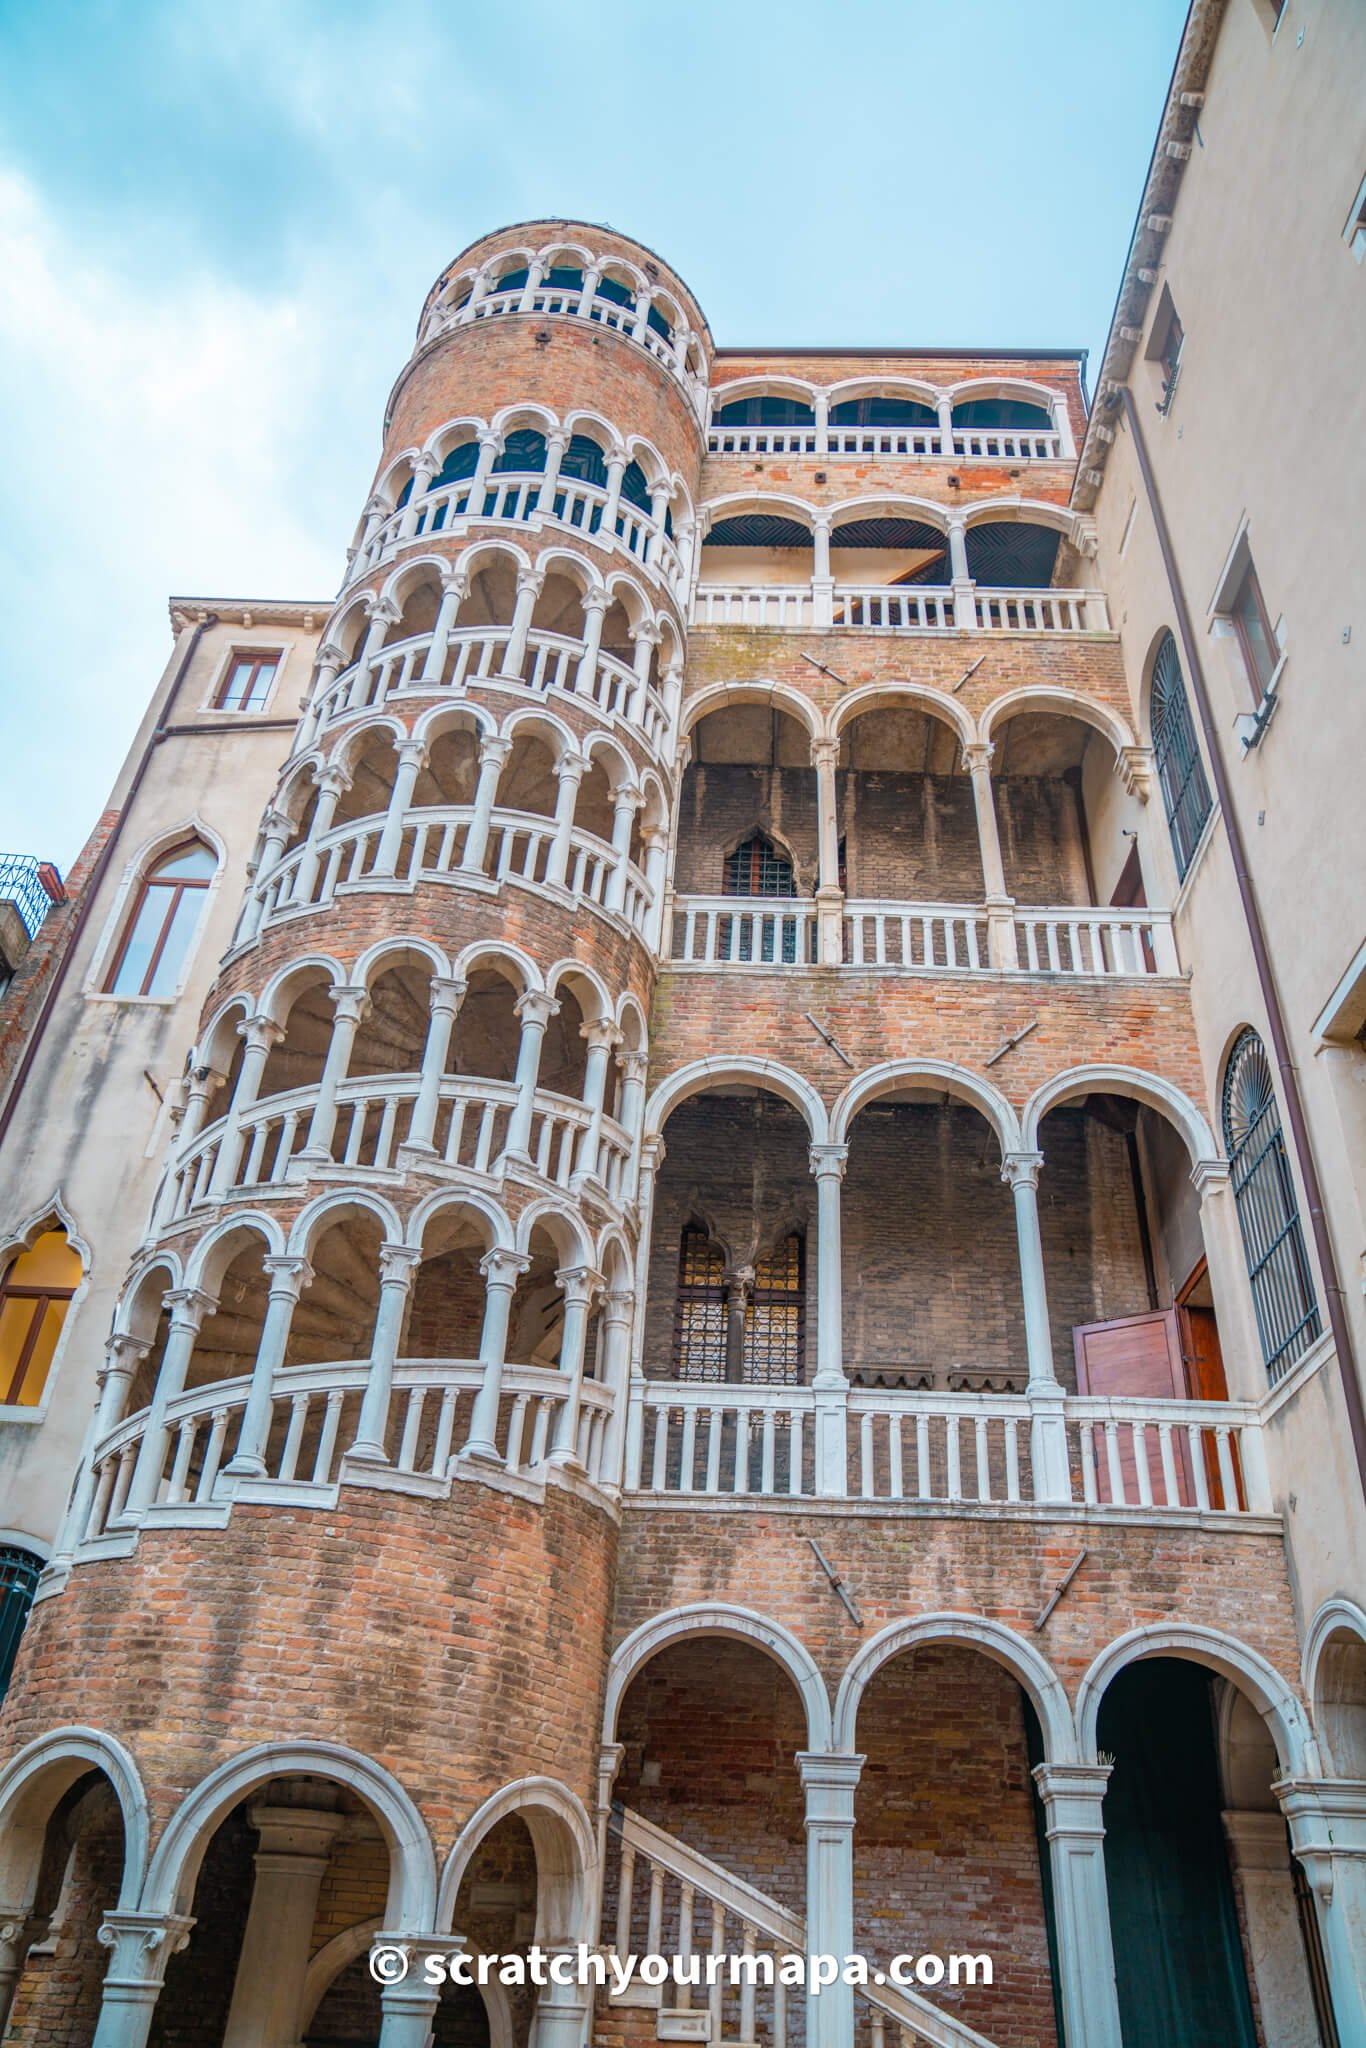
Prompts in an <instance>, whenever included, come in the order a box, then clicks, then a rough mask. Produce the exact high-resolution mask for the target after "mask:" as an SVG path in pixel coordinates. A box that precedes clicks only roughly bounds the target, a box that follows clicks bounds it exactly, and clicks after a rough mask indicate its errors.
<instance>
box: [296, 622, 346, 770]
mask: <svg viewBox="0 0 1366 2048" xmlns="http://www.w3.org/2000/svg"><path fill="white" fill-rule="evenodd" d="M345 667H346V650H345V648H343V647H337V646H336V645H334V643H333V642H332V641H330V640H326V641H324V642H323V644H322V646H321V647H320V648H319V649H318V655H317V667H316V670H315V672H314V677H313V682H312V685H311V686H310V688H309V689H308V691H307V693H306V694H305V696H304V697H303V699H302V701H301V702H300V705H299V709H300V711H301V712H302V714H303V718H302V721H301V723H300V726H299V730H298V732H297V734H296V735H295V739H294V744H293V746H292V747H291V748H290V753H291V754H306V753H307V752H308V749H309V748H310V747H311V746H312V744H313V741H314V738H315V736H316V734H317V730H318V727H319V725H320V724H321V723H322V715H323V702H324V699H325V698H326V696H327V693H328V691H329V690H330V689H331V688H332V685H333V683H335V682H336V680H337V677H338V676H339V675H340V674H341V672H342V670H343V669H344V668H345Z"/></svg>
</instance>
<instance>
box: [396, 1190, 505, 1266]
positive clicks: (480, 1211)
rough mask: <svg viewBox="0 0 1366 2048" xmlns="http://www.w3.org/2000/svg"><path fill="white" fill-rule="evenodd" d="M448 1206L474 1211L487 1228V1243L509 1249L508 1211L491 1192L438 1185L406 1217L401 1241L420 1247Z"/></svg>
mask: <svg viewBox="0 0 1366 2048" xmlns="http://www.w3.org/2000/svg"><path fill="white" fill-rule="evenodd" d="M450 1209H471V1210H473V1211H474V1212H475V1214H476V1215H478V1216H480V1217H482V1219H483V1220H484V1222H485V1223H487V1225H488V1227H489V1241H490V1245H491V1246H493V1247H496V1248H498V1249H500V1250H504V1251H511V1250H512V1248H513V1244H514V1241H515V1232H514V1230H513V1227H512V1224H511V1222H510V1220H509V1218H508V1214H507V1211H506V1210H505V1209H504V1208H503V1206H502V1205H501V1203H499V1202H496V1201H495V1200H494V1199H493V1197H492V1196H491V1195H486V1194H484V1193H483V1192H482V1191H481V1190H480V1189H478V1188H473V1187H462V1188H458V1189H457V1188H441V1189H439V1190H438V1191H437V1192H436V1193H435V1194H431V1195H427V1196H424V1198H423V1200H422V1201H420V1202H419V1203H418V1205H417V1207H416V1208H415V1209H414V1210H413V1212H412V1214H411V1215H410V1216H409V1218H408V1221H407V1224H406V1226H405V1228H404V1232H403V1243H404V1244H410V1245H412V1246H413V1247H414V1248H415V1249H417V1250H421V1248H422V1241H423V1239H424V1237H425V1236H426V1233H427V1230H428V1228H429V1226H430V1225H431V1224H432V1223H433V1222H434V1221H435V1219H436V1218H437V1217H438V1216H440V1215H443V1214H445V1212H446V1211H447V1210H450Z"/></svg>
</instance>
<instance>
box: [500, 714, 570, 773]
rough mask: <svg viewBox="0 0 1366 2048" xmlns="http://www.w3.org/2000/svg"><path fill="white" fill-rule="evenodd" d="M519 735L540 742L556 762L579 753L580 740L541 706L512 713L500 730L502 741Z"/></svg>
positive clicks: (508, 715) (562, 721) (561, 720)
mask: <svg viewBox="0 0 1366 2048" xmlns="http://www.w3.org/2000/svg"><path fill="white" fill-rule="evenodd" d="M519 735H522V736H524V737H526V738H528V739H538V740H540V741H541V742H542V743H543V744H544V746H545V747H546V748H547V749H548V750H549V752H550V753H551V755H552V756H553V757H554V759H555V760H556V761H559V760H561V759H562V758H563V756H564V755H565V754H574V753H577V752H578V740H577V738H576V736H575V734H574V733H573V732H572V731H571V729H570V728H569V726H567V725H566V724H565V722H564V720H563V719H561V718H556V717H555V715H554V713H553V712H551V711H547V710H545V709H544V708H543V707H542V706H541V705H539V704H534V705H531V704H529V705H525V706H519V707H517V708H516V709H515V710H513V711H510V712H509V713H508V714H507V716H506V717H505V718H504V720H503V722H502V724H501V725H500V726H499V728H498V736H499V738H500V739H505V740H515V739H517V738H518V736H519Z"/></svg>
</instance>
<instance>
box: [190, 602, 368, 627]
mask: <svg viewBox="0 0 1366 2048" xmlns="http://www.w3.org/2000/svg"><path fill="white" fill-rule="evenodd" d="M336 604H337V600H336V599H335V598H334V597H318V598H303V597H301V598H293V597H171V598H168V599H167V600H166V608H167V611H168V613H169V615H170V620H171V631H172V632H173V633H181V632H183V631H184V630H185V628H186V626H197V625H200V624H202V622H203V621H204V620H205V619H207V618H208V616H209V614H210V613H211V612H212V613H216V614H217V617H218V621H219V624H220V625H223V626H226V627H228V628H229V630H231V629H232V628H233V627H235V626H236V627H241V628H242V629H243V630H245V631H248V632H249V631H251V630H252V628H254V627H256V626H301V627H302V628H303V630H304V632H306V633H321V631H322V629H323V627H324V626H325V625H326V623H327V621H328V619H330V618H331V616H332V613H333V612H334V611H335V609H336Z"/></svg>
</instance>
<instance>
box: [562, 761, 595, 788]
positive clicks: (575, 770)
mask: <svg viewBox="0 0 1366 2048" xmlns="http://www.w3.org/2000/svg"><path fill="white" fill-rule="evenodd" d="M587 773H588V763H587V761H586V760H585V759H584V757H583V755H582V754H571V753H564V754H561V756H560V758H559V760H558V761H557V762H556V763H555V780H556V781H557V782H572V783H573V784H574V785H575V787H576V788H577V786H578V784H579V783H581V782H582V781H583V778H584V776H585V775H586V774H587Z"/></svg>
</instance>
